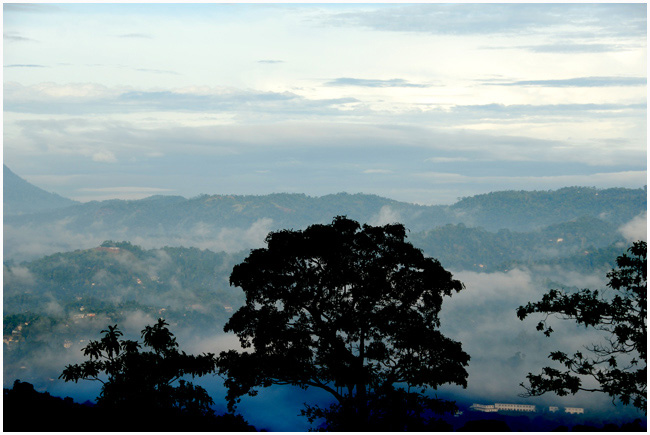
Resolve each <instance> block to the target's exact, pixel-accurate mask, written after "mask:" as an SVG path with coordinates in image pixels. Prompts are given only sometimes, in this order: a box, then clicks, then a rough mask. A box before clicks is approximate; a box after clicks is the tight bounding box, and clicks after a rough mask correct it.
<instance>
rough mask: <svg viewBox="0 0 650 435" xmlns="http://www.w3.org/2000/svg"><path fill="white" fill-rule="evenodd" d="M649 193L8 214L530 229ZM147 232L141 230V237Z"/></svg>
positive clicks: (632, 203) (157, 199) (110, 223)
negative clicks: (342, 218)
mask: <svg viewBox="0 0 650 435" xmlns="http://www.w3.org/2000/svg"><path fill="white" fill-rule="evenodd" d="M646 207H647V191H646V188H645V187H644V188H640V189H622V188H617V189H595V188H584V187H569V188H564V189H560V190H556V191H533V192H526V191H518V192H516V191H507V192H496V193H489V194H485V195H478V196H474V197H469V198H464V199H462V200H461V201H459V202H458V203H456V204H453V205H451V206H441V205H433V206H422V205H415V204H409V203H404V202H399V201H394V200H391V199H387V198H382V197H379V196H375V195H366V194H354V195H352V194H347V193H338V194H334V195H326V196H321V197H310V196H307V195H304V194H287V193H280V194H271V195H262V196H253V195H202V196H198V197H195V198H191V199H186V198H183V197H180V196H154V197H149V198H146V199H142V200H130V201H126V200H109V201H101V202H97V201H93V202H89V203H85V204H79V205H75V206H72V207H67V208H65V209H58V210H53V211H51V212H48V213H38V214H33V215H31V216H21V218H20V219H16V218H12V217H11V216H8V217H7V218H6V219H5V222H6V223H9V224H15V223H17V222H22V223H24V224H30V223H32V224H42V223H46V222H49V221H52V220H62V219H67V220H69V221H70V224H69V225H71V227H72V228H76V229H82V228H88V227H90V226H94V227H96V228H98V229H102V228H106V229H108V228H128V230H129V231H131V232H135V231H137V232H139V234H140V235H142V236H145V235H146V233H150V232H160V231H172V232H178V231H181V232H182V231H183V229H188V228H191V227H192V226H193V225H196V224H199V223H202V224H208V225H219V226H227V227H248V226H250V225H252V224H253V223H254V222H256V221H257V220H259V219H263V218H266V219H271V220H272V221H273V224H274V225H273V226H274V227H276V228H304V227H306V226H307V225H310V224H313V223H325V222H329V221H330V220H331V219H332V218H333V217H334V216H337V215H346V216H348V217H350V218H352V219H355V220H358V221H361V222H369V223H371V224H372V223H374V224H379V223H386V222H393V221H399V222H401V223H403V224H404V225H406V227H407V228H409V229H410V230H411V231H424V230H428V229H431V228H435V227H438V226H441V225H446V224H458V223H463V224H465V225H467V226H477V227H483V228H485V229H487V230H499V229H502V228H507V229H511V230H518V231H528V230H531V229H537V228H541V227H544V226H547V225H551V224H555V223H560V222H566V221H570V220H572V219H577V218H580V217H584V216H588V217H595V218H599V219H601V220H604V221H607V222H611V223H614V224H622V223H625V222H627V221H629V220H630V219H632V218H634V217H635V216H637V215H639V214H640V213H642V212H643V211H645V210H646ZM142 231H144V233H142Z"/></svg>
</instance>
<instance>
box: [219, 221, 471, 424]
mask: <svg viewBox="0 0 650 435" xmlns="http://www.w3.org/2000/svg"><path fill="white" fill-rule="evenodd" d="M405 238H406V230H405V228H404V226H403V225H400V224H393V225H385V226H379V227H375V226H369V225H363V226H361V225H360V224H359V223H357V222H355V221H353V220H350V219H347V218H345V217H337V218H335V219H334V220H333V222H332V223H331V224H329V225H312V226H310V227H308V228H307V229H305V230H304V231H289V230H284V231H279V232H273V233H270V234H269V235H268V236H267V238H266V243H267V247H266V248H261V249H256V250H253V251H252V252H251V254H250V255H249V256H248V257H247V258H246V259H245V260H244V261H243V262H242V263H241V264H239V265H237V266H235V268H234V269H233V272H232V274H231V276H230V283H231V285H235V286H239V287H241V288H242V289H243V290H244V292H245V294H246V304H245V305H244V306H243V307H241V308H240V309H239V310H238V311H237V312H235V313H234V314H233V316H232V317H231V318H230V320H229V321H228V323H227V324H226V326H225V328H224V329H225V331H226V332H234V333H235V334H237V336H238V337H239V339H240V342H241V345H242V346H243V348H244V351H243V352H238V351H235V350H230V351H228V352H222V353H221V355H220V358H219V366H220V372H221V374H222V375H224V377H225V378H226V386H227V387H228V399H229V406H230V407H233V406H235V404H236V403H237V402H238V401H239V398H240V397H241V396H242V395H245V394H249V395H255V394H256V392H257V391H256V388H258V387H267V386H270V385H295V386H300V387H302V388H307V387H317V388H321V389H323V390H326V391H328V392H329V393H331V394H332V395H333V396H334V398H336V400H338V402H339V403H340V404H341V405H343V406H344V407H346V408H348V409H349V408H352V409H355V410H356V411H355V412H356V413H357V415H359V416H361V418H363V417H364V415H365V416H367V409H366V406H367V398H368V395H369V394H371V393H372V392H373V391H375V390H378V389H380V388H382V387H383V388H386V387H387V386H391V385H393V384H406V385H408V387H418V388H419V389H420V390H421V391H422V392H423V391H424V390H425V389H426V388H428V387H430V388H436V387H438V386H439V385H441V384H446V383H453V384H458V385H462V386H463V387H465V386H466V378H467V372H466V370H465V366H467V364H468V361H469V355H467V354H466V353H465V352H463V350H462V348H461V344H460V343H459V342H456V341H453V340H451V339H449V338H447V337H445V336H444V335H442V334H441V333H440V331H439V330H438V328H439V326H440V320H439V317H438V313H439V311H440V308H441V304H442V301H443V296H449V295H451V294H452V292H454V291H456V292H457V291H460V290H461V289H462V288H463V284H462V283H461V282H460V281H458V280H455V279H453V278H452V275H451V273H449V272H448V271H446V270H445V269H444V268H443V267H442V266H441V265H440V263H439V262H438V261H437V260H435V259H432V258H427V257H425V256H424V255H423V254H422V252H421V251H420V250H418V249H416V248H414V247H413V246H412V245H411V244H410V243H408V242H406V241H405Z"/></svg>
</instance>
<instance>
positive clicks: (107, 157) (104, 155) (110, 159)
mask: <svg viewBox="0 0 650 435" xmlns="http://www.w3.org/2000/svg"><path fill="white" fill-rule="evenodd" d="M92 159H93V162H103V163H116V162H117V158H116V157H115V154H113V153H112V152H110V151H106V150H101V151H97V152H96V153H94V154H93V156H92Z"/></svg>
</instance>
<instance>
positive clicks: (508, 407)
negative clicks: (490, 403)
mask: <svg viewBox="0 0 650 435" xmlns="http://www.w3.org/2000/svg"><path fill="white" fill-rule="evenodd" d="M494 407H495V408H496V409H497V410H498V411H517V412H537V408H535V405H522V404H520V403H495V404H494Z"/></svg>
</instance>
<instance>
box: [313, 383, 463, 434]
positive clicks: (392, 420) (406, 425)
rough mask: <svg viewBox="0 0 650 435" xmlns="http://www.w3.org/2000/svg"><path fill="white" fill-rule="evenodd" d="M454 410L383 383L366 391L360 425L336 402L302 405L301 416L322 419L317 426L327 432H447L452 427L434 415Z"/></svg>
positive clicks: (444, 404) (433, 400)
mask: <svg viewBox="0 0 650 435" xmlns="http://www.w3.org/2000/svg"><path fill="white" fill-rule="evenodd" d="M457 410H458V408H457V407H456V405H455V403H453V402H449V401H446V400H441V399H437V398H433V399H432V398H429V397H427V396H425V395H423V394H420V393H417V392H407V391H405V390H404V389H403V388H397V389H396V388H394V387H393V386H392V385H383V386H382V387H380V388H378V389H377V391H373V392H372V393H370V394H368V419H367V421H366V422H364V424H363V426H361V427H359V426H357V427H355V424H356V423H357V422H356V421H355V417H356V415H354V414H353V415H350V414H349V413H350V409H349V408H346V407H344V406H342V405H341V404H340V403H334V404H332V405H330V406H329V408H321V407H319V406H310V405H308V404H305V409H303V410H302V411H301V415H303V416H305V417H307V419H308V420H309V422H310V423H314V422H315V421H322V423H321V424H320V426H319V429H320V430H324V431H328V432H330V431H349V430H363V431H366V432H385V431H390V432H404V431H407V432H415V431H417V432H423V431H428V432H442V431H445V432H450V431H451V430H452V426H451V425H449V424H448V423H445V422H444V421H442V420H441V419H438V418H435V417H434V414H444V413H453V412H455V411H457Z"/></svg>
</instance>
